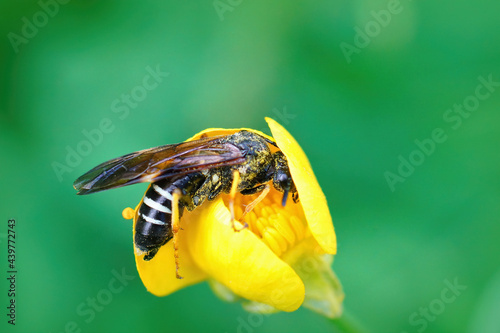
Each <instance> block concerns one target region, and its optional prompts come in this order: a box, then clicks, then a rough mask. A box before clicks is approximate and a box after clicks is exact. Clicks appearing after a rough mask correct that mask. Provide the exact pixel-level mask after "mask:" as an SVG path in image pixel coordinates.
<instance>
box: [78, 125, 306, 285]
mask: <svg viewBox="0 0 500 333" xmlns="http://www.w3.org/2000/svg"><path fill="white" fill-rule="evenodd" d="M142 182H151V186H150V187H149V189H148V190H147V191H146V193H145V194H144V197H143V199H142V201H141V203H140V206H139V209H138V210H137V213H136V214H137V216H136V225H135V236H134V245H135V248H136V251H137V252H138V253H144V254H145V255H144V257H143V259H144V260H146V261H148V260H151V259H153V258H154V256H155V255H156V253H157V252H158V250H159V249H160V248H161V247H162V246H163V245H165V244H166V243H167V242H168V241H169V240H170V239H172V238H173V237H175V228H173V225H172V214H173V210H175V209H177V212H178V216H179V218H180V217H181V216H182V213H183V210H184V208H186V209H187V210H188V211H192V210H193V209H195V208H196V207H198V206H200V205H201V204H202V203H203V202H204V201H205V200H207V199H208V200H213V199H215V198H216V197H217V196H218V195H219V194H221V193H223V192H224V193H230V194H231V200H230V204H229V205H230V210H231V216H232V219H233V228H235V227H234V212H233V209H232V207H233V206H232V202H233V201H232V199H234V195H235V193H236V192H239V193H241V194H243V195H251V194H256V193H260V195H259V196H258V197H257V199H255V200H254V201H253V202H252V203H250V204H249V205H248V206H247V207H246V209H245V212H244V213H243V214H246V213H248V212H249V211H250V210H251V209H252V208H253V207H255V205H257V204H258V202H259V201H261V200H262V199H263V198H264V197H265V195H266V194H267V193H268V192H269V190H270V183H272V186H274V188H275V189H276V190H278V191H280V192H283V199H282V205H283V206H285V204H286V201H287V197H288V195H289V194H291V195H292V198H293V201H294V202H298V193H297V190H296V188H295V185H294V183H293V179H292V176H291V175H290V170H289V168H288V162H287V160H286V157H285V155H284V154H283V153H282V152H281V151H280V150H279V148H278V147H277V145H276V143H275V142H273V141H271V140H270V139H268V138H265V137H263V136H261V135H259V134H257V133H254V132H251V131H247V130H241V131H238V132H235V133H233V134H230V135H221V136H213V137H205V138H201V139H199V140H194V141H186V142H182V143H178V144H171V145H165V146H160V147H156V148H151V149H146V150H141V151H137V152H134V153H130V154H127V155H124V156H122V157H118V158H115V159H112V160H110V161H107V162H104V163H102V164H100V165H98V166H96V167H95V168H93V169H91V170H90V171H88V172H87V173H85V174H84V175H82V176H81V177H79V178H78V179H77V180H76V181H75V182H74V185H73V186H74V187H75V189H76V190H77V191H78V193H77V194H80V195H82V194H90V193H95V192H99V191H104V190H109V189H113V188H118V187H122V186H126V185H131V184H136V183H142ZM174 196H175V197H177V200H175V201H176V202H177V201H178V207H174V205H173V201H174ZM235 230H236V228H235ZM174 242H175V239H174ZM174 247H175V243H174ZM177 269H178V266H177ZM178 277H179V276H178Z"/></svg>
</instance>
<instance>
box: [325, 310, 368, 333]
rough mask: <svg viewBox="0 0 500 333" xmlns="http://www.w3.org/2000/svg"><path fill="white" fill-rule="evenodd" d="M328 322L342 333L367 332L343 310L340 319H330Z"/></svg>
mask: <svg viewBox="0 0 500 333" xmlns="http://www.w3.org/2000/svg"><path fill="white" fill-rule="evenodd" d="M330 322H331V323H332V324H333V325H334V326H335V328H336V329H337V330H338V331H339V332H342V333H367V330H366V329H365V328H364V327H363V326H362V325H361V324H360V323H359V322H358V321H357V320H356V319H355V318H354V317H353V316H352V315H350V314H349V313H348V312H347V311H345V310H344V312H343V314H342V316H341V317H340V318H335V319H330Z"/></svg>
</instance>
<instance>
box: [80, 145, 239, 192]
mask: <svg viewBox="0 0 500 333" xmlns="http://www.w3.org/2000/svg"><path fill="white" fill-rule="evenodd" d="M224 138H225V136H219V137H210V138H205V139H200V140H195V141H189V142H182V143H179V144H173V145H165V146H160V147H155V148H150V149H145V150H141V151H137V152H135V153H130V154H127V155H124V156H122V157H118V158H115V159H112V160H110V161H107V162H104V163H102V164H100V165H98V166H96V167H95V168H93V169H92V170H90V171H88V172H87V173H85V174H84V175H82V176H81V177H79V178H78V179H77V180H76V181H75V182H74V184H73V186H74V188H75V189H76V190H77V191H78V193H77V194H90V193H94V192H99V191H104V190H109V189H112V188H117V187H122V186H126V185H131V184H136V183H143V182H153V181H158V180H160V179H163V178H167V177H172V176H176V175H183V174H188V173H192V172H196V171H201V170H205V169H211V168H215V167H218V166H224V165H234V164H239V163H242V162H244V161H245V158H244V156H243V153H242V152H241V151H240V149H239V148H238V147H236V146H235V145H233V144H231V143H228V142H226V141H225V140H224Z"/></svg>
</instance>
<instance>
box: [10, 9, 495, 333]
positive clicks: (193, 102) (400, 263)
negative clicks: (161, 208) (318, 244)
mask: <svg viewBox="0 0 500 333" xmlns="http://www.w3.org/2000/svg"><path fill="white" fill-rule="evenodd" d="M61 2H63V1H62V0H61ZM43 4H45V5H43ZM57 4H59V3H57ZM44 7H45V9H44ZM57 7H58V8H56V6H55V5H54V2H53V1H52V2H51V1H49V0H45V1H44V0H42V2H41V4H40V3H38V4H37V3H36V1H30V2H28V1H24V2H19V1H2V2H1V4H0V13H1V14H0V15H1V21H0V36H1V37H2V39H1V43H0V89H1V90H0V138H1V143H0V145H1V146H0V147H1V151H2V156H3V157H2V159H1V163H0V170H1V174H2V176H1V178H0V179H1V191H2V192H1V194H2V195H1V198H2V200H1V201H0V205H1V219H2V224H1V227H0V241H1V245H0V248H1V251H0V258H1V260H0V263H1V264H0V268H1V276H2V277H3V278H2V282H1V283H0V288H1V289H0V294H1V295H2V297H1V298H0V299H1V300H2V303H1V308H2V309H4V310H2V318H3V319H2V322H1V323H0V327H2V328H1V330H2V331H9V332H64V331H65V330H67V331H73V330H75V331H78V330H81V331H82V332H134V331H136V332H138V331H142V332H145V331H148V332H164V331H170V332H177V331H185V332H200V331H214V332H277V331H282V332H304V331H306V330H309V331H315V332H327V331H334V332H335V331H336V330H335V329H336V328H335V327H334V326H333V325H332V323H331V322H329V321H328V320H327V319H326V318H323V317H320V316H319V315H316V314H315V313H312V312H310V311H308V310H305V309H299V310H298V311H296V312H294V313H279V314H276V315H272V316H264V317H249V314H248V313H246V312H244V311H243V310H242V309H241V307H240V306H239V305H238V304H229V303H224V302H222V301H220V300H219V299H218V298H217V297H216V296H214V295H213V293H212V292H211V290H210V289H209V287H208V285H207V284H205V283H202V284H199V285H196V286H193V287H190V288H186V289H184V290H181V291H179V292H177V293H175V294H173V295H171V296H169V297H164V298H157V297H154V296H152V295H151V294H149V293H147V292H146V290H145V288H144V287H143V285H142V283H141V281H140V279H139V277H138V275H137V272H136V270H135V264H134V258H133V253H132V239H131V226H130V222H129V221H124V220H123V219H122V217H121V211H122V209H123V208H124V207H127V206H134V205H136V204H137V203H138V201H139V200H140V198H141V197H142V195H143V191H144V190H145V188H146V185H145V184H141V185H136V186H131V187H128V188H123V189H118V190H113V191H107V192H102V193H98V194H95V195H91V196H84V197H79V196H76V194H75V190H74V189H73V188H72V183H73V181H74V179H76V178H77V177H78V176H80V175H81V174H82V173H84V172H86V171H87V170H88V169H90V168H92V167H94V166H95V165H97V164H99V163H101V162H103V161H106V160H108V159H110V158H113V157H116V156H120V155H122V154H125V153H129V152H132V151H136V150H139V149H144V148H148V147H152V146H157V145H162V144H166V143H174V142H179V141H183V140H184V139H186V138H188V137H190V136H191V135H193V134H194V133H196V132H198V131H200V130H202V129H204V128H207V127H229V128H234V127H250V128H255V129H265V128H266V126H265V122H264V116H270V117H273V118H274V119H276V120H277V121H278V122H280V123H281V124H283V125H284V126H285V127H286V128H287V129H288V130H289V131H290V132H291V133H292V134H293V135H294V136H295V138H296V139H297V140H298V141H299V142H300V144H301V145H302V147H303V148H304V150H305V151H306V153H307V154H308V156H309V158H310V161H311V163H312V165H313V168H314V170H315V173H316V175H317V177H318V179H319V181H320V184H321V185H322V187H323V189H324V192H325V194H326V196H327V198H328V201H329V205H330V208H331V211H332V214H333V220H334V224H335V228H336V232H337V237H338V244H339V245H338V248H339V249H338V255H337V256H336V259H335V264H334V269H335V271H336V272H337V274H338V275H339V277H340V279H341V281H342V283H343V285H344V288H345V293H346V299H345V308H346V311H347V312H348V313H349V315H350V316H352V317H355V318H356V320H358V321H359V322H360V323H361V324H362V325H363V326H365V327H366V328H367V330H368V331H371V332H395V333H400V332H407V333H412V332H429V333H431V332H487V333H488V332H500V320H499V319H498V318H499V316H498V314H499V313H500V265H499V264H500V241H499V236H500V224H499V213H500V208H499V199H500V190H499V175H500V171H499V168H498V165H499V162H500V157H499V154H498V151H499V149H498V143H499V139H500V131H499V129H498V125H499V121H500V115H499V106H500V91H497V90H496V89H498V85H497V86H495V84H493V86H490V87H489V89H490V90H488V87H482V88H479V91H480V92H481V93H482V95H481V96H483V98H482V99H481V100H480V99H477V98H476V97H474V96H475V94H476V87H477V86H478V85H479V84H481V81H480V79H479V78H480V77H482V78H484V79H485V80H488V77H489V76H490V75H491V80H493V81H495V82H498V81H500V67H499V66H500V34H499V33H498V32H499V29H500V21H499V20H498V11H499V10H500V5H499V3H498V2H494V1H477V2H456V1H451V0H447V1H446V0H445V1H439V2H432V1H429V0H419V1H417V0H415V1H411V0H401V2H400V3H399V5H398V4H397V3H394V0H393V1H378V0H377V1H362V0H355V1H340V0H339V1H312V2H297V3H295V2H291V1H274V2H266V1H257V2H255V1H239V0H232V1H229V0H223V1H220V2H217V1H216V2H215V3H214V2H212V1H200V2H197V3H183V2H181V1H143V2H133V1H76V0H73V1H69V2H68V3H66V4H59V5H57ZM388 9H390V10H393V13H392V14H391V16H390V22H389V18H388V16H387V15H385V16H384V13H385V14H387V13H390V12H388ZM372 11H374V12H375V14H374V13H373V12H372ZM381 11H382V12H381ZM46 12H49V14H52V15H49V14H44V13H46ZM376 17H378V19H379V20H382V21H380V22H382V23H383V24H381V23H377V21H376V19H375V18H376ZM35 23H36V24H37V25H38V27H37V26H36V25H34V28H35V29H33V27H31V30H30V25H31V24H35ZM365 29H368V32H369V35H371V36H369V35H366V36H365V37H363V35H358V36H357V34H359V30H361V31H364V30H365ZM370 29H371V30H370ZM357 31H358V32H357ZM356 36H357V37H356ZM356 42H357V43H358V46H356ZM343 43H344V44H343ZM347 44H349V45H351V46H346V45H347ZM343 47H344V48H345V47H350V50H351V51H352V54H349V55H347V56H346V54H345V52H343V49H342V48H343ZM353 47H357V49H356V50H355V51H353V50H354V49H353ZM148 68H149V69H150V70H155V69H157V68H158V69H159V70H160V71H161V72H164V73H168V76H167V74H161V75H162V76H160V77H159V80H158V81H159V82H158V84H154V83H155V81H154V80H150V81H148V83H149V86H148V87H149V88H151V89H150V90H144V89H142V88H141V86H142V85H143V80H144V79H145V77H146V76H147V75H148ZM152 86H155V87H154V88H152ZM138 87H139V88H138ZM499 90H500V89H499ZM131 93H132V94H135V95H134V96H135V97H133V98H132V100H131V101H129V102H128V103H130V104H129V106H127V104H126V101H125V100H123V99H122V98H126V97H124V96H125V95H126V94H128V95H130V94H131ZM486 93H488V96H487V97H485V96H484V95H485V94H486ZM134 98H135V99H134ZM477 101H479V102H478V104H474V103H476V102H477ZM464 102H465V103H469V104H468V108H469V109H473V111H472V112H471V113H470V115H467V117H464V116H460V117H461V118H460V119H461V123H460V125H459V123H458V121H459V120H458V117H459V116H458V114H453V115H452V114H451V113H448V112H450V111H447V110H448V109H450V108H453V106H454V104H462V103H464ZM464 114H466V113H464ZM446 116H448V118H447V119H448V121H447V120H446V119H445V118H446ZM452 116H453V117H455V118H449V117H452ZM444 117H445V118H444ZM106 119H107V120H106ZM102 122H104V124H102ZM99 126H104V127H105V128H106V129H107V133H104V134H102V138H99V135H96V136H95V137H94V141H95V142H94V143H93V144H91V145H90V146H89V145H88V144H85V143H82V142H85V141H86V140H87V138H86V136H85V133H95V132H92V131H94V130H95V129H98V128H99ZM439 128H441V129H442V130H443V131H444V133H445V135H446V140H444V142H443V143H437V144H436V147H435V148H434V151H433V152H432V153H431V154H429V155H423V153H418V146H417V144H416V143H415V140H420V141H421V142H427V143H428V141H426V139H429V138H431V135H432V132H433V131H434V130H435V129H439ZM266 131H267V130H266ZM267 132H269V131H267ZM428 147H430V144H429V145H428ZM77 149H80V150H82V151H84V152H85V156H83V155H80V157H81V159H77V158H75V157H73V160H71V161H70V162H71V164H72V165H68V164H67V161H66V158H67V156H68V151H71V150H77ZM400 155H401V157H400ZM410 155H411V157H412V158H413V161H414V162H415V163H417V164H420V165H417V166H416V167H414V170H413V171H412V170H403V169H404V167H401V166H400V164H401V163H402V162H401V158H403V159H404V160H409V158H410ZM422 156H423V160H422ZM419 158H420V159H419ZM57 163H60V164H61V165H66V166H67V167H68V169H65V170H64V171H60V172H59V175H58V174H57V172H56V171H55V169H54V165H58V164H57ZM59 166H60V165H59ZM406 167H408V166H406ZM398 168H403V169H402V170H401V171H402V172H403V173H404V172H407V174H406V175H405V177H404V178H401V179H399V180H402V179H404V182H397V181H395V183H393V185H392V186H391V185H390V184H389V182H388V181H387V172H390V173H392V174H393V176H394V175H397V174H398ZM391 177H392V176H391ZM393 179H395V178H393ZM391 187H392V188H391ZM9 218H15V219H16V221H17V227H16V228H17V229H16V231H17V244H16V245H17V268H18V271H19V272H18V279H17V292H18V293H17V297H16V300H17V322H16V326H15V327H12V326H11V325H8V324H7V319H8V318H7V316H6V315H5V313H6V312H7V311H6V306H7V305H8V298H7V289H8V281H6V279H5V274H6V271H7V253H6V247H7V242H6V236H5V235H6V233H7V221H8V219H9ZM113 272H115V273H116V272H119V273H120V274H121V273H122V272H125V273H126V274H127V275H128V276H132V278H131V279H130V280H128V281H127V282H126V283H127V285H126V286H124V288H123V290H121V291H120V292H119V293H117V294H113V296H112V299H110V300H109V301H108V302H107V304H105V305H104V306H102V308H99V311H95V316H91V315H90V314H89V313H88V312H87V314H86V315H82V314H81V311H82V309H83V310H88V309H89V307H88V306H86V305H85V303H86V302H87V300H88V298H95V297H96V295H98V294H99V293H101V296H102V297H104V296H103V295H104V294H103V292H102V290H106V289H108V288H109V287H108V284H109V282H110V281H111V280H112V279H113V277H114V274H115V273H113ZM454 282H457V283H458V284H459V285H461V286H462V285H463V286H466V287H467V288H466V289H465V290H463V289H462V290H460V291H455V292H456V293H455V296H456V297H454V298H453V300H452V301H451V300H450V297H451V296H453V294H452V293H450V290H448V289H447V288H449V287H448V283H451V284H453V283H454ZM104 293H105V292H104ZM445 301H446V302H445ZM82 304H83V307H82ZM429 307H430V312H428V314H427V315H425V314H424V312H421V311H426V310H425V309H426V308H429ZM78 309H80V312H78ZM242 322H245V323H247V325H243V324H242ZM248 323H250V324H248Z"/></svg>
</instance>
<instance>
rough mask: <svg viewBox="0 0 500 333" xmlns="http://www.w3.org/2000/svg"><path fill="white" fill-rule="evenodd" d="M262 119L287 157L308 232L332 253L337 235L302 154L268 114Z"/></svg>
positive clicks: (311, 172) (335, 246)
mask: <svg viewBox="0 0 500 333" xmlns="http://www.w3.org/2000/svg"><path fill="white" fill-rule="evenodd" d="M266 121H267V124H268V125H269V128H270V129H271V133H272V134H273V137H274V139H275V140H276V143H277V145H278V147H279V148H280V149H281V151H282V152H283V154H285V156H286V158H287V160H288V165H289V167H290V173H291V174H292V178H293V181H294V183H295V186H296V187H297V191H298V192H299V199H300V202H301V204H302V207H303V209H304V213H305V215H306V219H307V223H308V225H309V229H310V230H311V233H312V234H313V236H314V238H315V239H316V241H317V242H318V244H319V245H320V246H321V248H322V249H323V250H324V251H325V252H326V253H330V254H335V253H336V252H337V239H336V237H335V231H334V229H333V223H332V217H331V215H330V210H329V209H328V204H327V202H326V198H325V195H324V194H323V191H322V190H321V187H320V186H319V184H318V180H317V179H316V176H315V175H314V173H313V171H312V168H311V164H309V160H308V159H307V156H306V154H305V153H304V151H303V150H302V148H301V147H300V146H299V144H298V143H297V141H295V139H294V138H293V137H292V136H291V135H290V133H288V131H287V130H286V129H285V128H283V126H281V125H280V124H278V123H277V122H276V121H275V120H273V119H271V118H266Z"/></svg>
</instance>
